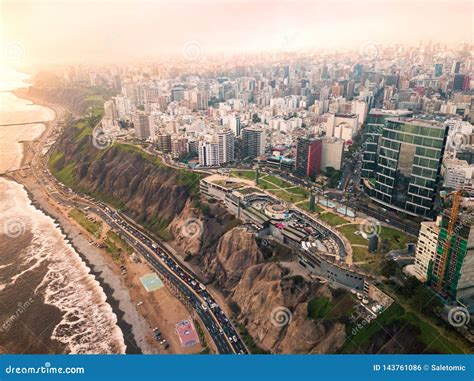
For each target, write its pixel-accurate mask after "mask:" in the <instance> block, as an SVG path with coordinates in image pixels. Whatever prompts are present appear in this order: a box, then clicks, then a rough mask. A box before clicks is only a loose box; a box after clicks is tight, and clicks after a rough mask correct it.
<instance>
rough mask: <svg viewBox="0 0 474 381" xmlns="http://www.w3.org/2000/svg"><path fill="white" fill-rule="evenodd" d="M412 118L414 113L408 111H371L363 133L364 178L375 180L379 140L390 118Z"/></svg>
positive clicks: (374, 109)
mask: <svg viewBox="0 0 474 381" xmlns="http://www.w3.org/2000/svg"><path fill="white" fill-rule="evenodd" d="M411 116H413V112H412V111H408V110H382V109H376V108H373V109H371V110H370V112H369V115H367V121H366V124H365V127H364V130H363V133H362V141H363V143H362V144H363V149H364V154H363V158H362V170H361V176H362V178H365V179H373V178H374V177H375V170H376V168H377V152H378V144H379V138H380V136H382V132H383V129H384V127H385V121H386V120H387V119H388V118H394V117H411Z"/></svg>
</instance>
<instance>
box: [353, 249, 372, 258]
mask: <svg viewBox="0 0 474 381" xmlns="http://www.w3.org/2000/svg"><path fill="white" fill-rule="evenodd" d="M372 257H373V256H372V254H370V253H369V250H368V249H367V247H360V246H352V260H353V261H354V262H363V261H367V260H369V259H372Z"/></svg>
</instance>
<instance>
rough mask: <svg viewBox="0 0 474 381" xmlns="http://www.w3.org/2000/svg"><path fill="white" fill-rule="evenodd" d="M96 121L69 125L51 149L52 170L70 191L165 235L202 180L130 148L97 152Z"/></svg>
mask: <svg viewBox="0 0 474 381" xmlns="http://www.w3.org/2000/svg"><path fill="white" fill-rule="evenodd" d="M96 122H97V120H95V119H94V118H89V119H86V120H81V121H79V122H76V123H71V125H70V126H68V127H67V128H66V129H65V131H64V132H63V134H62V135H61V137H60V138H59V140H58V142H57V145H56V146H55V147H54V148H53V154H52V156H51V159H50V162H49V164H50V168H51V169H52V171H53V172H54V173H55V175H56V176H57V177H58V178H59V179H60V180H61V181H62V182H64V183H66V184H67V185H68V186H70V187H71V188H74V189H78V190H81V191H84V192H86V193H89V194H92V195H95V196H100V198H102V199H105V200H106V201H109V202H111V203H113V204H114V205H116V206H117V207H120V208H121V209H122V210H123V211H125V212H126V213H127V214H129V215H130V216H131V217H132V218H134V219H136V220H137V221H139V222H141V223H143V224H144V225H145V226H147V227H149V228H150V229H151V230H153V231H154V232H157V233H162V234H164V233H165V228H166V227H167V225H168V223H169V222H171V220H172V219H173V218H174V216H176V215H179V214H180V213H181V211H182V210H183V209H184V206H185V205H186V202H188V200H190V199H191V198H192V197H195V196H196V192H197V188H198V183H199V179H200V177H199V176H198V175H196V174H194V173H189V172H184V171H177V170H175V169H173V168H170V167H167V166H164V165H160V163H159V162H158V161H157V159H156V158H154V157H152V156H150V155H148V154H146V153H145V152H142V151H141V150H140V149H138V148H134V147H131V146H127V145H120V144H113V145H111V146H110V147H107V148H105V149H97V148H96V147H95V146H94V145H93V144H92V136H91V132H92V126H94V125H95V123H96ZM78 126H80V127H78ZM84 126H85V127H84Z"/></svg>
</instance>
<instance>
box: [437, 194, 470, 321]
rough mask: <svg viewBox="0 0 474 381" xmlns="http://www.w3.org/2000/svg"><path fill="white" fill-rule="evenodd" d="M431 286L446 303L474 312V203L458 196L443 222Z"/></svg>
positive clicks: (444, 216)
mask: <svg viewBox="0 0 474 381" xmlns="http://www.w3.org/2000/svg"><path fill="white" fill-rule="evenodd" d="M428 284H429V285H430V286H431V287H432V288H433V289H434V290H435V291H436V292H438V293H439V294H440V295H441V296H442V297H443V298H444V299H446V300H447V301H449V302H451V301H457V302H459V303H460V304H462V305H464V306H465V307H466V308H468V309H469V310H470V312H474V201H473V200H472V199H463V198H462V197H461V195H460V193H455V194H454V195H453V197H452V203H451V205H450V207H449V208H446V209H445V211H444V213H443V215H442V218H441V220H440V229H439V236H438V244H437V248H436V253H435V255H434V257H433V259H432V260H431V261H430V264H429V266H428Z"/></svg>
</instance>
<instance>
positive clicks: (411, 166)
mask: <svg viewBox="0 0 474 381" xmlns="http://www.w3.org/2000/svg"><path fill="white" fill-rule="evenodd" d="M448 129H449V127H448V126H447V125H443V124H441V123H438V122H427V121H422V120H417V119H411V118H392V119H386V120H385V126H384V128H383V130H382V136H381V137H380V139H379V144H378V155H377V167H376V169H375V172H374V175H375V176H374V177H375V182H374V189H373V192H371V193H372V195H371V198H373V199H374V200H375V201H378V202H379V203H381V204H383V205H386V206H389V207H392V208H394V209H397V210H400V211H403V212H406V213H408V214H411V215H417V216H422V217H432V210H433V206H434V200H435V196H436V191H437V188H438V184H439V182H440V181H439V180H440V169H441V162H442V159H443V154H444V148H445V145H446V138H447V135H448Z"/></svg>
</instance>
